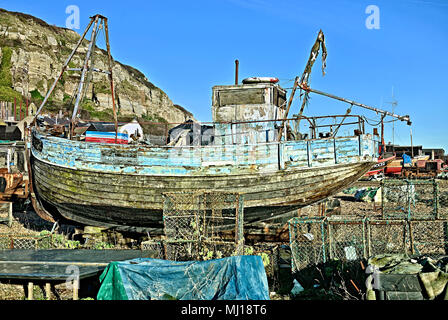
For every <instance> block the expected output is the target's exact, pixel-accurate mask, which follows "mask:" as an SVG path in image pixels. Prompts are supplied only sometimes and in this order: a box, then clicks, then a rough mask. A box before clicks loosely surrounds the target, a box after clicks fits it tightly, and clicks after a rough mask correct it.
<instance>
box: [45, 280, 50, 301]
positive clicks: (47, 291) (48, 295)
mask: <svg viewBox="0 0 448 320" xmlns="http://www.w3.org/2000/svg"><path fill="white" fill-rule="evenodd" d="M45 298H46V299H47V300H51V284H50V283H49V282H47V283H46V284H45Z"/></svg>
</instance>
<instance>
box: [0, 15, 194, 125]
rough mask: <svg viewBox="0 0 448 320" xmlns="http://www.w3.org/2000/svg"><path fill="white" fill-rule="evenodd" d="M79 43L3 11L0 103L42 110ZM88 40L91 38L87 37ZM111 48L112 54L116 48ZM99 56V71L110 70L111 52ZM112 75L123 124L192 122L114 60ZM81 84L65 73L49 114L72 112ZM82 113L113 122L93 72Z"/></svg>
mask: <svg viewBox="0 0 448 320" xmlns="http://www.w3.org/2000/svg"><path fill="white" fill-rule="evenodd" d="M82 31H84V30H82ZM79 38H80V36H79V34H78V33H76V32H75V31H73V30H70V29H66V28H60V27H56V26H51V25H49V24H47V23H46V22H44V21H43V20H40V19H38V18H36V17H33V16H30V15H26V14H23V13H17V12H10V11H6V10H4V9H1V8H0V47H1V50H0V61H1V64H0V101H12V100H13V99H14V97H16V98H19V99H20V98H22V96H23V97H27V98H29V99H30V100H31V102H33V103H34V104H35V105H36V106H39V105H40V102H41V101H42V100H43V97H44V96H45V94H46V93H47V91H48V89H49V88H50V87H51V85H52V83H53V81H54V80H55V79H56V78H57V76H58V75H59V73H60V71H61V68H62V66H63V64H64V62H65V61H66V59H67V57H68V56H69V54H70V53H71V51H72V50H73V48H74V47H75V45H76V43H77V42H78V40H79ZM89 38H90V33H88V35H87V39H89ZM87 47H88V41H87V40H85V41H84V42H83V43H82V45H81V47H80V50H78V52H79V54H77V55H75V56H74V58H73V59H72V62H71V63H70V65H69V67H70V68H80V67H81V65H82V62H83V59H84V56H85V55H84V54H85V53H86V52H87ZM111 49H112V55H113V47H112V48H111ZM95 52H96V55H95V67H96V68H98V69H102V70H107V69H108V68H107V59H106V58H107V53H106V52H105V51H104V50H100V49H97V50H96V51H95ZM113 75H114V83H115V90H116V92H117V96H118V104H119V106H118V107H119V116H120V117H121V118H122V119H126V118H128V119H129V118H131V117H133V116H137V117H139V118H141V119H144V120H148V121H158V122H183V121H185V120H187V119H189V118H192V117H193V115H192V114H191V113H190V112H188V111H187V110H185V109H184V108H182V107H180V106H178V105H175V104H173V102H172V101H171V100H170V98H169V97H168V96H167V94H166V93H165V92H163V91H162V90H161V89H160V88H158V87H156V86H155V85H154V84H152V83H151V82H149V81H148V79H147V78H146V77H145V75H144V74H142V73H141V72H140V71H138V70H136V69H134V68H132V67H130V66H127V65H124V64H122V63H120V62H118V61H114V63H113ZM79 79H80V72H76V71H67V72H65V74H64V76H63V78H62V79H61V81H59V83H58V85H57V87H56V89H55V91H54V92H53V94H52V97H51V100H50V101H49V103H48V107H47V108H46V111H49V112H57V111H58V110H60V109H64V108H65V109H70V101H71V97H72V96H73V94H74V91H75V89H76V87H77V84H78V82H79ZM93 92H94V94H95V95H96V98H97V100H96V101H95V102H93V101H92V99H91V98H92V93H93ZM82 110H83V113H82V116H83V117H89V118H92V119H95V118H96V119H99V120H111V119H112V100H111V95H110V85H109V82H108V78H107V75H105V74H101V73H94V76H93V81H92V82H91V84H90V85H89V87H88V89H87V91H86V98H85V99H84V101H83V103H82Z"/></svg>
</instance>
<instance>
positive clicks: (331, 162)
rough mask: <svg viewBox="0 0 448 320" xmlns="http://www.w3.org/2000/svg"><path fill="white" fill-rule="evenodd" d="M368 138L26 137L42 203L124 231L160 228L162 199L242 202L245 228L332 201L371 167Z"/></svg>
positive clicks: (69, 215)
mask: <svg viewBox="0 0 448 320" xmlns="http://www.w3.org/2000/svg"><path fill="white" fill-rule="evenodd" d="M369 139H370V138H369V137H368V136H359V137H347V138H340V139H321V140H310V141H288V142H281V143H266V144H257V145H223V146H211V147H210V146H206V147H191V146H187V147H146V146H136V145H120V146H118V145H107V144H99V143H86V142H79V141H70V140H66V139H61V138H56V137H47V136H43V135H41V134H39V133H37V132H33V143H32V169H33V170H32V171H33V181H34V184H35V187H36V193H37V195H38V196H39V198H40V199H42V200H43V203H47V204H49V205H51V206H53V207H55V208H56V209H57V211H58V212H59V214H61V215H62V216H63V217H65V218H66V219H69V220H73V221H76V222H78V223H81V224H86V225H96V226H105V227H114V228H117V229H120V230H128V231H150V232H154V233H156V232H157V231H158V230H159V231H160V230H161V228H162V211H163V198H162V193H163V192H182V191H200V190H207V191H211V190H215V191H228V192H239V193H241V194H243V195H244V217H245V223H251V222H257V221H263V220H266V219H272V218H273V217H276V216H279V215H283V214H285V213H287V212H289V211H292V210H295V209H297V208H300V207H303V206H306V205H309V204H311V203H314V202H316V201H319V200H322V199H324V198H326V197H328V196H331V195H333V194H334V193H336V192H338V191H339V190H341V189H343V188H345V187H346V186H348V185H350V184H351V183H353V182H354V181H356V180H358V179H359V178H360V177H361V176H362V175H363V174H364V173H365V172H367V171H368V170H369V169H370V168H371V167H372V165H373V164H374V163H375V162H376V158H375V151H374V148H373V146H374V144H372V143H370V142H369Z"/></svg>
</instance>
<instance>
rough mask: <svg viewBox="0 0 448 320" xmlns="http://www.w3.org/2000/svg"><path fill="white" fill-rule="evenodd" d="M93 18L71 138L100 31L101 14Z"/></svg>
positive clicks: (72, 122)
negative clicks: (91, 57) (93, 22)
mask: <svg viewBox="0 0 448 320" xmlns="http://www.w3.org/2000/svg"><path fill="white" fill-rule="evenodd" d="M93 19H94V20H95V24H94V26H93V29H92V34H91V36H90V43H89V47H88V49H87V54H86V58H85V59H84V64H83V67H82V73H81V81H80V82H79V86H78V92H77V94H76V101H75V106H74V107H73V114H72V119H71V123H70V125H71V129H70V139H73V135H74V129H75V125H76V121H77V120H76V117H77V116H78V108H79V105H80V104H81V102H82V101H81V96H82V93H83V89H84V84H85V80H86V74H87V71H88V69H89V61H90V56H91V54H92V50H94V49H95V48H94V45H95V42H96V36H97V31H98V26H99V25H98V21H99V19H100V18H99V15H96V16H95V17H93Z"/></svg>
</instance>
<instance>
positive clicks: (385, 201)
mask: <svg viewBox="0 0 448 320" xmlns="http://www.w3.org/2000/svg"><path fill="white" fill-rule="evenodd" d="M382 208H383V218H384V219H409V220H419V219H436V218H437V183H436V182H435V181H434V180H423V181H412V180H386V181H384V182H383V183H382Z"/></svg>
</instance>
